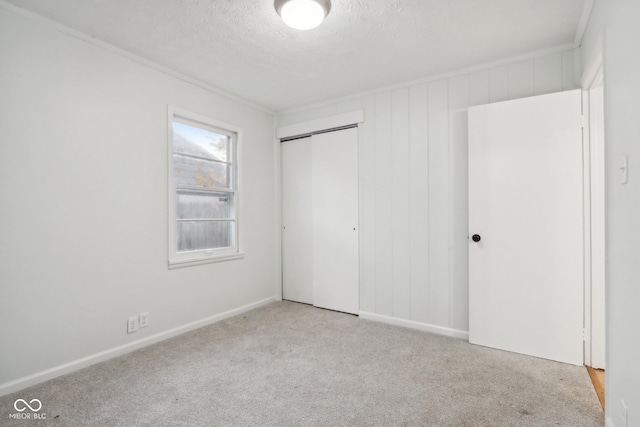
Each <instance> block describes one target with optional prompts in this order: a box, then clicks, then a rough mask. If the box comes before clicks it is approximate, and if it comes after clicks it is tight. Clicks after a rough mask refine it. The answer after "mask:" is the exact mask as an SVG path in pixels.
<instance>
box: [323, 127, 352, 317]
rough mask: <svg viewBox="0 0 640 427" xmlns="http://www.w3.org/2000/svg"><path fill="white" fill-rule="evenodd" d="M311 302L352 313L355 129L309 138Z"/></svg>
mask: <svg viewBox="0 0 640 427" xmlns="http://www.w3.org/2000/svg"><path fill="white" fill-rule="evenodd" d="M311 146H312V156H311V158H312V160H311V163H312V168H311V169H312V171H311V188H312V197H311V198H312V213H311V216H312V224H313V226H312V229H313V236H312V241H313V244H312V247H313V249H312V252H313V257H312V272H313V304H314V305H315V306H318V307H322V308H328V309H331V310H337V311H343V312H346V313H354V314H357V313H358V311H359V306H360V305H359V279H358V130H357V129H356V128H353V129H347V130H341V131H336V132H327V133H323V134H318V135H314V136H313V137H312V144H311Z"/></svg>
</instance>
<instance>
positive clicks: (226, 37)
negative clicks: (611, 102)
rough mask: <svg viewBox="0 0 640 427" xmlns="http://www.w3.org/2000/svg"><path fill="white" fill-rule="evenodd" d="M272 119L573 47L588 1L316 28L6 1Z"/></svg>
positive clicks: (371, 3)
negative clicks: (263, 110)
mask: <svg viewBox="0 0 640 427" xmlns="http://www.w3.org/2000/svg"><path fill="white" fill-rule="evenodd" d="M8 2H9V3H12V4H14V5H16V6H18V7H20V8H23V9H26V10H29V11H31V12H34V13H36V14H38V15H42V16H44V17H46V18H49V19H51V20H53V21H56V22H59V23H61V24H63V25H65V26H67V27H70V28H72V29H75V30H78V31H80V32H82V33H85V34H87V35H90V36H92V37H95V38H97V39H99V40H102V41H105V42H107V43H109V44H112V45H114V46H116V47H119V48H121V49H124V50H126V51H129V52H132V53H134V54H136V55H138V56H141V57H143V58H145V59H148V60H151V61H153V62H156V63H158V64H160V65H163V66H165V67H168V68H171V69H173V70H175V71H178V72H180V73H182V74H184V75H187V76H189V77H192V78H195V79H198V80H200V81H202V82H204V83H206V84H208V85H211V86H215V87H217V88H220V89H223V90H225V91H227V92H230V93H232V94H234V95H236V96H239V97H241V98H244V99H246V100H249V101H251V102H253V103H255V104H258V105H261V106H263V107H265V108H268V109H270V110H273V111H282V110H286V109H291V108H295V107H300V106H304V105H309V104H314V103H318V102H322V101H325V100H329V99H334V98H339V97H343V96H348V95H351V94H355V93H359V92H363V91H368V90H372V89H375V88H379V87H382V86H387V85H392V84H396V83H400V82H404V81H409V80H414V79H419V78H424V77H429V76H434V75H438V74H442V73H447V72H451V71H455V70H460V69H463V68H467V67H471V66H474V65H478V64H481V63H486V62H492V61H497V60H501V59H505V58H510V57H513V56H517V55H522V54H526V53H530V52H536V51H540V50H545V49H550V48H554V47H557V46H560V45H566V44H570V43H573V42H574V39H575V37H576V32H577V31H579V24H580V18H581V15H582V13H583V9H584V8H585V3H590V1H589V0H333V1H332V4H333V6H332V9H331V13H330V14H329V16H328V17H327V19H326V21H325V22H324V23H323V24H322V25H321V26H320V27H318V28H316V29H313V30H309V31H296V30H292V29H290V28H288V27H287V26H285V25H284V23H283V22H282V20H281V19H280V17H279V16H278V15H277V14H276V12H275V10H274V8H273V0H181V1H176V0H55V1H50V0H8Z"/></svg>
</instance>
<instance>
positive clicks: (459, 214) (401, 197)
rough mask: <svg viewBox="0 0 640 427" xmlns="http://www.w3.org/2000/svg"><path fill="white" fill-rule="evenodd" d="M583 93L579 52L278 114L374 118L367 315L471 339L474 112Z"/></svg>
mask: <svg viewBox="0 0 640 427" xmlns="http://www.w3.org/2000/svg"><path fill="white" fill-rule="evenodd" d="M576 87H577V84H576V78H575V69H574V51H572V50H570V51H565V52H558V53H555V54H551V55H546V56H541V57H535V58H531V59H527V60H521V61H517V62H513V63H508V64H504V65H501V66H498V67H493V68H485V69H482V70H480V71H474V72H472V73H467V74H459V75H456V76H454V77H451V78H445V79H440V80H433V81H426V80H425V82H422V83H416V84H408V85H406V86H404V87H402V86H400V87H397V88H395V89H390V90H380V91H376V92H375V93H373V94H371V95H364V96H361V97H354V98H351V99H348V100H340V101H336V102H333V103H327V104H323V105H321V106H317V107H313V108H308V109H303V110H297V111H294V112H287V113H282V114H280V115H279V118H278V125H279V126H284V125H289V124H294V123H299V122H304V121H307V120H313V119H317V118H321V117H326V116H331V115H334V114H339V113H343V112H347V111H352V110H356V109H364V111H365V122H364V123H363V124H361V126H360V128H359V135H358V138H359V162H360V164H359V180H360V296H361V302H360V309H361V311H365V312H369V313H375V314H378V315H384V316H390V317H395V318H399V319H406V320H412V321H415V322H420V323H424V324H428V325H434V326H438V327H440V328H445V329H450V330H455V331H468V327H469V321H468V289H469V280H468V273H469V271H468V256H469V252H468V251H469V248H468V244H469V243H468V239H467V235H468V229H467V228H468V225H467V224H468V202H467V195H468V183H467V178H468V175H467V140H468V135H467V109H468V107H469V106H474V105H481V104H486V103H491V102H499V101H505V100H509V99H516V98H522V97H527V96H533V95H541V94H545V93H552V92H558V91H562V90H570V89H575V88H576Z"/></svg>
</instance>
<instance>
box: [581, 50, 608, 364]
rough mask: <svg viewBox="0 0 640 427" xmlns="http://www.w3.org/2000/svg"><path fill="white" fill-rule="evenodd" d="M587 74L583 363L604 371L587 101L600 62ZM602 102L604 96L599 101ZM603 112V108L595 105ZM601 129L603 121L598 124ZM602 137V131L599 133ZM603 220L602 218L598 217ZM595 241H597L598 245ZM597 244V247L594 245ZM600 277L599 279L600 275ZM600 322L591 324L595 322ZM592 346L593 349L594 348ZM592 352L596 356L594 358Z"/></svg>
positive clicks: (593, 149) (598, 184)
mask: <svg viewBox="0 0 640 427" xmlns="http://www.w3.org/2000/svg"><path fill="white" fill-rule="evenodd" d="M594 65H595V66H594V67H593V69H592V72H591V78H590V79H589V80H588V81H587V82H585V83H586V84H584V89H583V91H582V93H583V96H582V105H583V117H584V125H583V129H584V134H583V140H584V146H585V150H584V165H585V167H584V169H585V170H584V182H585V186H584V223H585V229H584V239H585V240H584V241H585V245H584V246H585V254H584V260H585V263H584V264H585V274H584V277H585V281H584V364H585V365H586V366H592V367H595V368H598V369H604V368H605V364H606V328H605V326H606V325H605V321H606V316H605V314H606V308H605V301H604V300H603V299H604V298H605V295H606V293H605V287H606V283H605V281H604V278H603V279H602V280H598V279H597V278H596V279H594V272H597V271H598V270H600V271H602V272H604V271H605V268H606V265H605V255H604V249H605V248H604V244H605V241H604V239H599V238H598V236H594V232H593V231H594V227H598V226H599V227H602V229H601V230H600V233H604V232H605V229H604V228H605V227H604V220H603V221H602V223H601V224H599V225H598V224H594V221H597V220H598V216H597V215H594V212H596V211H599V212H600V213H601V215H604V212H605V198H604V197H599V195H598V191H600V190H601V189H602V187H604V183H605V172H604V156H605V152H604V145H605V143H606V142H605V143H603V144H600V145H596V144H595V143H594V138H593V137H592V132H593V131H596V129H597V126H596V122H594V116H593V114H592V108H591V102H592V98H593V97H592V91H593V90H594V89H595V88H597V87H599V86H600V87H602V86H603V83H604V73H603V68H602V63H601V62H600V63H598V64H594ZM602 102H603V103H604V97H603V98H602ZM599 107H600V108H602V109H604V105H602V106H599ZM602 126H604V120H603V122H602ZM601 131H602V133H601V135H602V136H603V137H604V129H602V130H601ZM596 162H598V163H600V164H601V166H602V167H601V168H596V167H592V165H594V164H595V163H596ZM602 218H604V217H602ZM598 240H600V241H599V242H598ZM595 245H597V247H596V246H595ZM601 277H602V276H601ZM596 322H597V323H600V324H598V325H595V323H596ZM599 330H600V331H604V332H603V335H604V337H603V338H604V339H602V340H600V339H598V338H595V336H594V334H595V333H597V331H599ZM594 346H595V347H594ZM596 352H598V353H599V355H597V356H596V355H594V354H595V353H596Z"/></svg>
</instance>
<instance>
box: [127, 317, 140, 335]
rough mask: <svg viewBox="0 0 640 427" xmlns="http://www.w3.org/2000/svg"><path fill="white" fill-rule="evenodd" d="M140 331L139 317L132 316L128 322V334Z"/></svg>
mask: <svg viewBox="0 0 640 427" xmlns="http://www.w3.org/2000/svg"><path fill="white" fill-rule="evenodd" d="M137 330H138V316H131V317H129V319H128V320H127V333H128V334H130V333H133V332H135V331H137Z"/></svg>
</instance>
